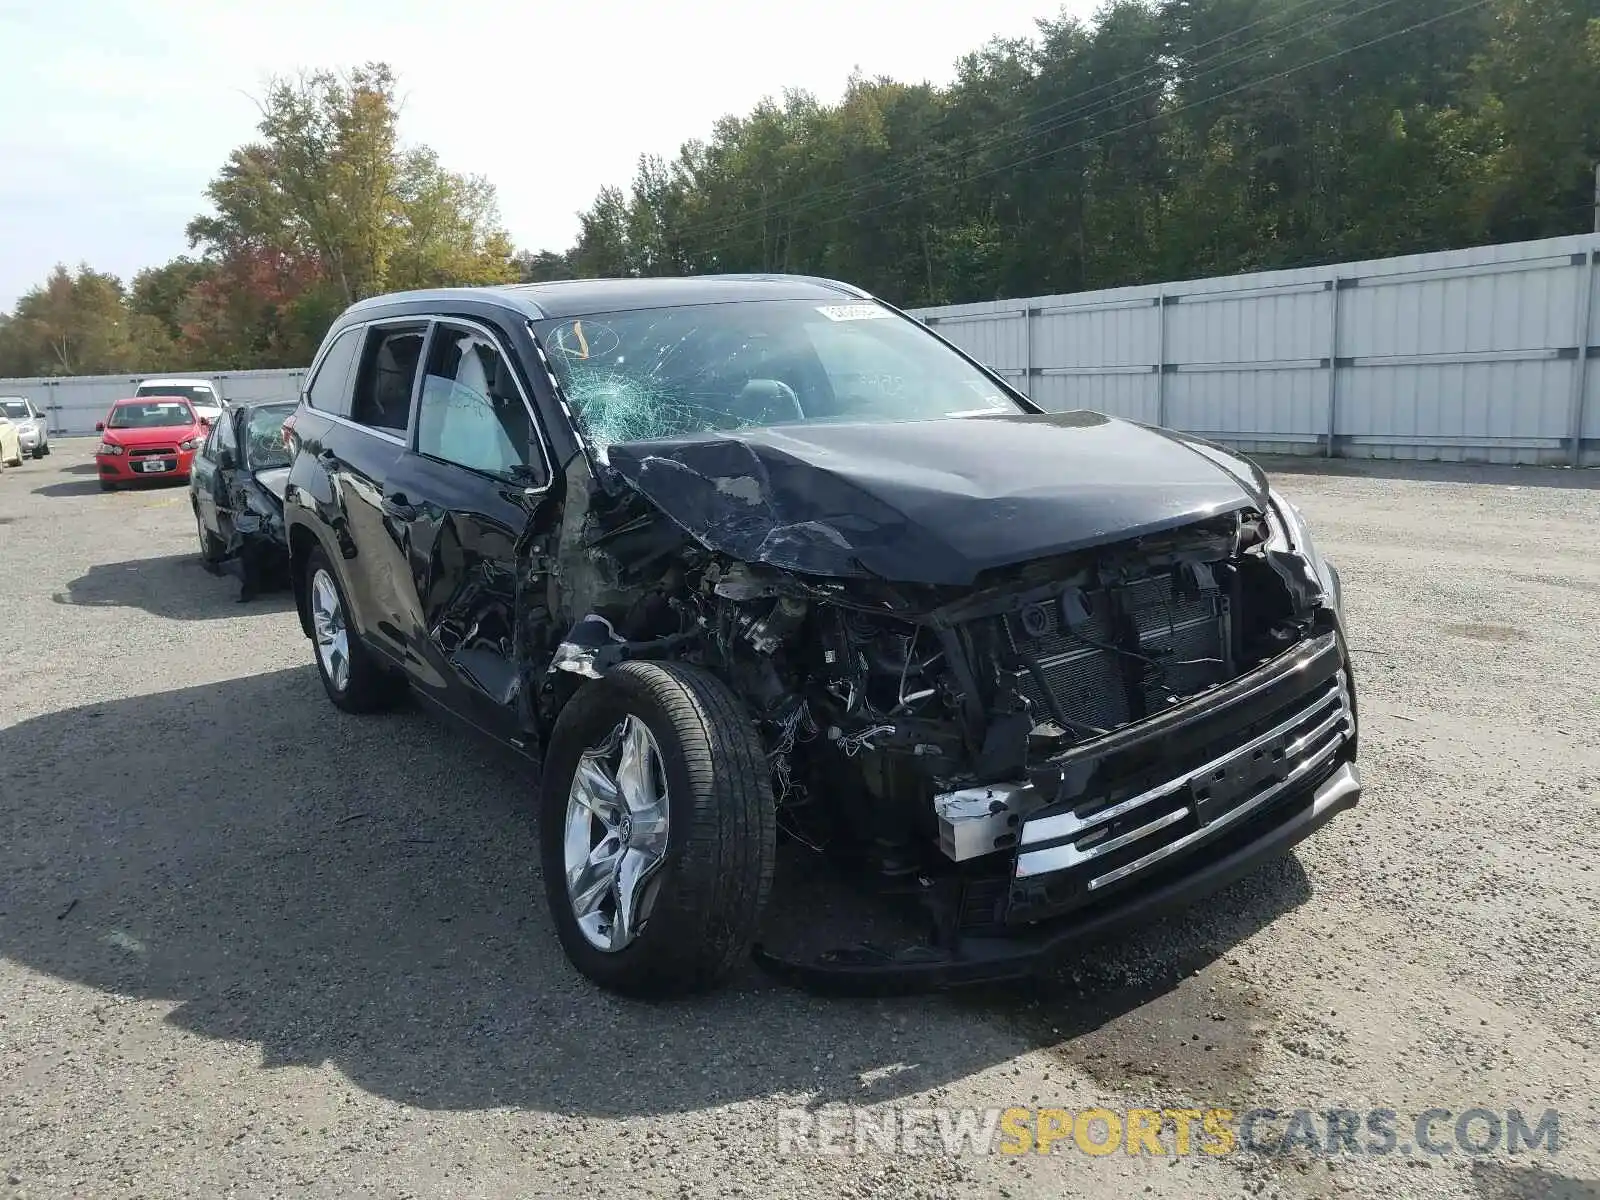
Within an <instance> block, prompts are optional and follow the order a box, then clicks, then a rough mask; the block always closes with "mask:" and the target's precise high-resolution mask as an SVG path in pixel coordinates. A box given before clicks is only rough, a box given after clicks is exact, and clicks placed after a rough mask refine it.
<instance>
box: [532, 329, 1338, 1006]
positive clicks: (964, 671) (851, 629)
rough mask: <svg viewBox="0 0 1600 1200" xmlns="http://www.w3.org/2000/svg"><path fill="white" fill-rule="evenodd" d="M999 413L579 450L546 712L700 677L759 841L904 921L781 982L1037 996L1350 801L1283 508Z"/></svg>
mask: <svg viewBox="0 0 1600 1200" xmlns="http://www.w3.org/2000/svg"><path fill="white" fill-rule="evenodd" d="M585 349H586V352H587V347H585ZM952 356H953V355H952ZM552 381H553V382H554V383H556V384H557V385H558V386H561V387H564V388H565V389H566V391H567V392H568V393H577V394H575V395H572V397H571V399H570V400H569V401H568V402H569V403H570V404H572V405H573V407H574V408H578V407H581V406H582V405H583V404H584V402H585V401H586V400H590V399H592V398H591V397H585V396H584V395H583V394H582V387H583V383H584V381H583V379H582V377H581V375H579V376H578V377H576V378H575V377H574V373H573V372H572V371H571V370H570V367H569V369H568V370H565V371H558V372H554V373H553V374H552ZM996 382H997V381H996ZM746 387H748V385H746ZM1007 398H1008V401H1009V400H1011V399H1013V398H1014V399H1015V404H1014V405H1013V404H1010V403H1008V404H1007V405H1005V406H1001V405H999V404H996V403H993V402H991V403H990V404H989V405H988V406H987V408H986V409H985V410H982V411H977V412H966V413H959V414H954V415H951V416H946V417H940V418H938V419H926V420H924V419H911V420H896V421H888V422H881V423H880V422H873V421H839V422H814V423H810V422H807V423H800V422H791V423H781V422H779V423H770V424H743V425H739V426H737V427H734V428H723V429H688V430H686V431H683V432H681V433H676V434H674V433H673V432H672V431H670V430H668V431H662V430H659V429H651V430H647V431H646V432H648V433H649V434H652V435H653V436H647V437H643V438H637V437H636V438H632V439H629V440H602V439H600V438H594V439H592V442H591V447H592V452H591V453H590V454H587V455H585V456H580V458H579V459H576V460H574V462H573V463H572V464H571V465H570V466H569V467H568V469H567V498H566V505H565V511H564V517H563V528H562V529H561V530H560V531H559V537H557V538H554V539H552V542H551V545H552V546H553V547H556V549H553V550H552V554H553V556H554V557H555V559H556V561H555V562H554V563H553V564H552V565H551V568H550V578H551V579H552V581H553V582H552V584H551V587H550V594H549V607H550V609H551V611H553V612H564V613H566V614H568V615H567V617H566V618H565V619H567V620H570V621H572V622H573V623H572V625H571V629H570V632H568V633H566V634H565V636H564V637H562V638H561V639H560V642H559V645H558V647H557V648H556V650H555V653H554V659H553V661H552V662H551V665H550V668H549V671H548V673H547V675H546V680H545V684H544V689H543V697H542V703H543V704H544V705H545V707H546V710H547V712H549V713H550V714H551V715H552V717H553V715H554V713H555V712H556V711H557V710H558V709H559V708H560V706H561V705H562V704H563V703H565V701H566V699H567V698H568V697H569V696H570V695H572V694H573V693H574V692H575V691H577V690H579V689H580V688H582V687H583V686H586V684H584V683H583V681H584V680H586V679H587V680H593V679H597V678H603V677H604V676H605V675H606V673H607V672H608V671H609V670H611V669H613V668H614V667H615V666H616V665H617V664H618V663H621V662H623V661H625V660H629V659H639V658H645V659H652V658H653V659H665V660H672V661H678V662H684V663H689V664H693V665H695V666H697V667H699V668H702V669H704V670H705V671H708V672H709V673H710V674H712V675H714V676H715V677H716V678H717V679H719V680H721V681H722V683H723V684H725V685H726V687H727V688H728V689H729V690H730V691H731V692H732V693H733V694H734V695H735V696H736V697H737V698H738V700H739V701H740V703H741V705H742V707H743V709H744V710H745V712H746V713H747V714H748V717H749V720H750V721H751V722H752V723H753V725H754V726H755V728H756V730H757V731H758V734H759V738H760V744H761V750H762V753H763V754H764V755H765V761H766V770H767V771H768V772H769V774H770V779H771V787H772V793H773V797H774V803H775V806H776V817H777V825H778V828H779V829H780V830H781V831H783V832H784V833H786V834H787V835H788V838H789V839H790V841H791V842H792V843H794V844H795V845H797V846H799V847H802V848H804V849H805V850H806V851H822V852H824V853H826V855H827V856H828V858H829V860H830V861H831V862H832V863H834V864H836V865H837V866H838V867H839V868H840V869H841V870H842V871H843V872H845V873H846V874H848V876H849V877H850V878H851V879H852V880H854V881H855V883H857V884H859V885H864V886H865V889H866V890H867V891H868V892H870V893H872V894H873V895H875V896H877V897H880V898H883V899H884V900H886V901H889V902H893V903H894V904H896V905H898V907H899V908H900V909H901V910H902V911H903V912H904V913H908V914H910V917H909V920H907V921H903V922H902V923H901V924H899V925H897V926H896V928H897V929H899V930H901V931H902V936H899V937H897V938H893V937H892V938H888V939H884V938H866V937H863V938H861V939H851V940H849V941H846V942H844V943H843V944H832V945H825V946H818V945H815V944H812V945H809V946H806V947H804V948H802V949H793V948H788V949H785V948H779V947H778V946H776V945H773V944H771V943H768V944H767V945H765V946H764V947H759V948H758V950H757V957H758V960H759V961H761V962H762V963H763V965H764V966H766V967H767V968H768V969H769V970H772V971H774V972H776V973H779V974H781V975H783V976H785V977H787V978H790V979H793V980H795V981H797V982H802V983H806V984H808V985H813V986H819V987H841V988H853V987H857V986H866V987H873V986H880V985H881V986H906V985H908V984H909V985H911V986H949V985H954V984H960V983H965V982H974V981H979V980H992V979H998V978H1008V977H1017V976H1022V975H1026V974H1029V973H1032V972H1033V971H1035V970H1036V969H1038V967H1039V966H1040V964H1041V963H1042V962H1044V961H1048V959H1049V958H1050V956H1052V955H1055V954H1057V953H1058V952H1059V951H1060V950H1061V949H1062V948H1063V947H1064V946H1065V945H1067V944H1068V943H1071V942H1074V941H1077V940H1080V939H1083V938H1087V937H1091V936H1095V935H1098V934H1103V933H1105V932H1107V931H1108V930H1110V929H1111V928H1113V927H1115V926H1118V925H1121V924H1123V923H1126V922H1129V921H1134V920H1140V919H1145V918H1148V917H1150V916H1152V915H1154V914H1155V913H1157V912H1159V911H1162V910H1165V909H1170V908H1172V907H1175V906H1178V905H1181V904H1183V903H1186V902H1188V901H1190V900H1192V899H1194V898H1196V897H1199V896H1201V895H1204V894H1206V893H1207V892H1210V891H1212V890H1215V889H1216V888H1218V887H1221V886H1222V885H1223V884H1225V883H1226V882H1228V881H1229V880H1231V879H1232V878H1235V877H1237V876H1239V875H1242V874H1244V873H1245V872H1246V871H1248V870H1249V869H1251V868H1252V867H1253V866H1255V865H1256V864H1257V863H1259V862H1261V861H1262V860H1263V859H1265V858H1267V857H1269V856H1272V855H1276V854H1278V853H1281V852H1282V851H1283V850H1285V849H1287V848H1288V847H1289V846H1291V845H1293V844H1294V843H1295V842H1297V841H1298V840H1300V839H1301V838H1303V837H1305V836H1306V835H1307V834H1308V833H1310V832H1311V831H1312V830H1314V829H1315V828H1317V827H1318V826H1320V825H1321V824H1323V823H1324V822H1326V821H1327V820H1328V819H1329V818H1330V817H1332V816H1333V815H1334V814H1335V813H1337V812H1339V811H1341V810H1343V809H1345V808H1348V807H1349V806H1351V805H1353V804H1354V803H1356V801H1357V799H1358V798H1359V794H1360V781H1359V775H1358V774H1357V771H1356V768H1355V750H1356V708H1355V696H1354V690H1353V684H1352V679H1351V675H1350V669H1349V663H1348V657H1347V653H1346V650H1345V646H1344V639H1343V631H1342V625H1341V613H1340V594H1339V580H1338V576H1337V573H1336V572H1335V571H1334V570H1333V568H1332V567H1331V566H1330V565H1329V564H1328V563H1327V562H1326V561H1324V560H1323V558H1322V557H1321V555H1320V554H1319V553H1318V551H1317V549H1316V547H1315V545H1314V544H1313V542H1312V541H1311V538H1310V536H1309V534H1308V532H1307V530H1306V528H1305V524H1304V522H1303V520H1302V518H1301V517H1300V514H1299V513H1298V511H1297V510H1296V509H1295V508H1294V507H1293V506H1292V505H1290V504H1289V503H1288V502H1287V501H1285V500H1284V499H1283V497H1281V496H1280V495H1278V494H1277V493H1276V492H1275V491H1273V490H1272V489H1271V488H1270V487H1269V485H1268V483H1267V481H1266V479H1265V478H1264V476H1263V475H1262V474H1261V473H1260V471H1259V470H1257V469H1256V468H1255V467H1254V466H1253V464H1251V463H1249V462H1248V461H1247V460H1245V459H1243V458H1240V457H1238V456H1236V455H1234V454H1232V453H1231V452H1229V451H1226V450H1224V449H1222V448H1220V447H1217V446H1214V445H1212V444H1210V443H1206V442H1202V441H1199V440H1196V439H1191V438H1187V437H1184V436H1182V435H1178V434H1174V433H1171V432H1169V431H1165V430H1159V429H1154V428H1151V427H1147V426H1142V425H1138V424H1134V423H1131V422H1126V421H1122V420H1117V419H1113V418H1109V417H1105V416H1102V415H1099V414H1096V413H1089V412H1068V413H1044V412H1041V411H1038V410H1036V409H1034V408H1033V407H1032V406H1031V405H1028V404H1027V403H1026V402H1025V400H1024V399H1023V398H1021V397H1012V396H1010V394H1009V393H1008V395H1007ZM593 413H594V410H593V409H591V421H592V420H593V419H594V418H593ZM579 618H581V619H579ZM904 931H909V932H908V933H906V932H904Z"/></svg>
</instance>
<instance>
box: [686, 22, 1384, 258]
mask: <svg viewBox="0 0 1600 1200" xmlns="http://www.w3.org/2000/svg"><path fill="white" fill-rule="evenodd" d="M1399 2H1400V0H1377V2H1376V3H1373V4H1369V5H1368V6H1367V7H1366V8H1363V9H1361V10H1359V11H1357V12H1345V13H1339V12H1338V9H1339V8H1340V7H1341V6H1343V7H1344V8H1346V9H1348V8H1349V7H1350V6H1351V5H1353V4H1355V3H1359V0H1339V3H1335V4H1334V5H1333V6H1332V8H1331V9H1327V8H1324V9H1322V11H1319V12H1316V13H1313V14H1312V15H1311V16H1310V17H1307V18H1303V19H1301V20H1300V21H1298V22H1294V23H1291V24H1289V25H1285V26H1283V27H1282V28H1279V29H1277V30H1273V31H1271V34H1289V35H1290V36H1289V37H1288V38H1286V39H1285V40H1283V41H1281V42H1278V43H1276V44H1275V45H1272V46H1270V47H1264V48H1262V49H1260V50H1255V51H1253V52H1251V53H1248V54H1245V53H1241V51H1245V50H1250V48H1251V47H1255V46H1259V45H1260V44H1261V43H1262V42H1265V41H1267V40H1268V39H1269V37H1270V36H1271V34H1263V35H1261V36H1258V37H1256V38H1254V39H1252V40H1251V41H1249V42H1246V43H1244V44H1243V45H1236V46H1232V47H1230V48H1228V49H1227V50H1224V51H1221V52H1219V53H1217V54H1213V55H1211V56H1209V57H1207V58H1203V59H1199V60H1197V61H1195V62H1192V63H1190V64H1189V65H1188V66H1189V69H1188V71H1187V72H1186V79H1185V82H1191V83H1192V82H1193V81H1195V80H1198V79H1201V78H1204V77H1205V76H1208V75H1214V74H1216V73H1217V72H1219V71H1224V70H1227V69H1229V68H1231V67H1237V66H1243V65H1245V64H1248V63H1250V62H1253V61H1255V60H1256V59H1259V58H1262V57H1265V56H1266V55H1267V54H1268V53H1271V52H1275V51H1281V50H1284V49H1287V48H1288V47H1289V46H1290V45H1291V44H1292V43H1294V42H1295V41H1298V40H1300V39H1302V38H1303V37H1306V36H1309V35H1310V33H1312V32H1323V31H1326V30H1329V29H1337V28H1339V27H1340V26H1341V25H1344V24H1348V23H1350V22H1352V21H1355V20H1358V19H1360V18H1361V17H1364V16H1367V15H1369V14H1370V13H1373V12H1376V11H1378V10H1380V9H1384V8H1389V7H1392V6H1393V5H1394V4H1396V3H1399ZM1319 3H1320V0H1312V4H1319ZM1310 6H1312V5H1311V4H1300V5H1296V6H1294V7H1292V8H1290V9H1288V10H1286V11H1287V12H1294V11H1297V10H1298V9H1300V8H1305V7H1310ZM1273 15H1274V16H1282V15H1284V13H1277V14H1273ZM1330 17H1332V18H1335V19H1334V20H1333V21H1332V22H1331V24H1330V23H1326V21H1325V19H1326V18H1330ZM1268 19H1269V18H1265V17H1263V18H1258V19H1257V20H1255V21H1252V22H1250V23H1249V24H1248V25H1243V26H1240V27H1239V28H1238V29H1235V30H1231V31H1230V32H1228V33H1225V34H1221V35H1219V36H1217V37H1214V38H1212V39H1210V40H1209V41H1206V42H1202V43H1200V44H1199V46H1197V47H1195V49H1200V48H1203V47H1205V46H1210V45H1215V44H1216V43H1217V42H1220V41H1225V40H1227V39H1229V38H1232V37H1235V36H1237V35H1238V34H1241V33H1245V32H1248V31H1249V30H1250V29H1252V28H1254V27H1255V26H1257V25H1260V24H1262V23H1263V22H1264V21H1266V20H1268ZM1314 25H1315V26H1318V28H1317V29H1316V30H1313V29H1312V28H1311V27H1312V26H1314ZM1229 56H1236V57H1232V58H1230V57H1229ZM1221 59H1229V61H1226V62H1219V60H1221ZM1211 64H1216V65H1211ZM1208 66H1209V68H1210V69H1208V70H1196V69H1195V68H1200V67H1208ZM1160 70H1161V66H1160V64H1154V65H1152V66H1150V67H1146V68H1142V69H1141V70H1139V71H1133V72H1128V73H1127V74H1125V75H1122V76H1119V77H1118V78H1117V79H1113V80H1109V81H1107V82H1106V83H1103V84H1099V85H1096V86H1095V87H1093V88H1088V89H1085V90H1084V91H1082V92H1079V93H1076V94H1075V95H1074V96H1069V97H1065V98H1064V99H1061V100H1057V101H1052V102H1051V103H1050V104H1047V105H1043V106H1040V107H1039V108H1037V109H1033V110H1030V111H1029V112H1025V113H1019V114H1017V115H1016V116H1013V117H1009V118H1007V119H1006V120H1005V121H1002V122H1000V123H999V124H998V125H996V126H994V127H993V129H991V130H989V131H987V133H988V134H993V133H995V132H998V131H999V130H1002V129H1004V128H1005V127H1006V126H1007V125H1015V124H1016V123H1017V122H1021V121H1029V120H1031V119H1032V118H1033V117H1035V116H1037V115H1040V114H1042V113H1045V112H1048V111H1049V110H1051V109H1053V108H1059V107H1061V106H1063V105H1065V104H1069V103H1071V102H1072V101H1074V100H1076V99H1080V98H1082V97H1085V96H1090V95H1093V94H1094V93H1096V92H1099V91H1103V90H1104V89H1106V88H1108V87H1112V86H1115V85H1116V84H1117V83H1120V82H1124V81H1126V80H1130V79H1141V80H1142V82H1141V83H1140V84H1139V85H1138V86H1135V87H1130V88H1124V89H1123V90H1122V91H1120V92H1117V93H1115V94H1114V95H1111V96H1109V97H1103V98H1102V99H1101V100H1099V101H1096V102H1094V103H1091V104H1088V105H1084V106H1082V107H1081V108H1078V109H1075V110H1074V111H1072V112H1070V113H1067V114H1065V115H1063V116H1060V117H1056V118H1052V119H1051V120H1049V121H1046V122H1044V123H1043V124H1040V125H1032V126H1029V127H1027V128H1024V129H1022V130H1021V131H1019V132H1017V133H1013V134H1010V135H1007V136H1005V137H1001V138H999V139H997V140H991V141H987V142H978V141H977V138H979V137H983V136H986V135H984V134H978V135H973V140H972V141H969V143H968V145H967V146H966V147H948V148H943V149H941V150H940V151H939V154H940V155H941V156H942V159H943V161H942V162H935V161H934V159H933V157H932V156H925V157H924V158H922V159H920V160H917V161H913V162H911V163H889V164H885V165H884V166H883V167H880V168H877V169H876V170H874V171H870V172H868V173H866V174H865V175H859V176H856V177H855V178H853V179H846V180H841V181H840V182H838V183H834V184H829V185H826V186H824V187H821V188H816V189H813V190H812V191H810V192H804V193H802V194H801V195H799V196H796V197H791V198H787V199H783V200H774V201H771V202H768V203H764V204H762V205H760V206H758V207H757V208H755V209H746V210H745V211H743V212H740V213H737V214H735V215H733V216H730V217H721V218H715V219H713V220H711V221H708V222H705V223H702V224H691V225H687V226H684V227H682V228H681V229H680V230H679V231H677V235H676V236H677V237H679V238H680V239H683V238H688V237H701V236H713V237H714V236H719V235H723V234H727V233H731V232H732V231H733V230H735V229H739V228H742V227H744V226H747V225H750V224H752V223H754V222H755V221H757V220H759V219H762V218H764V217H766V216H768V215H776V216H781V217H787V218H792V217H794V216H796V215H798V214H800V213H802V212H807V211H810V210H811V209H814V208H816V207H818V206H819V205H821V204H836V203H843V202H846V201H849V200H852V199H855V198H856V197H858V196H862V195H865V194H866V193H868V192H871V191H873V190H875V189H878V188H883V187H891V186H893V185H894V184H897V183H903V182H906V181H908V180H910V179H912V178H913V177H915V176H917V175H919V174H922V173H924V172H925V171H927V170H929V169H931V168H933V167H935V166H954V165H955V164H956V163H958V162H960V161H962V160H963V159H965V158H967V157H970V156H971V154H973V153H975V152H976V151H977V150H979V149H985V150H990V151H994V150H996V149H1000V148H1002V147H1004V146H1006V145H1008V144H1012V143H1018V142H1025V141H1028V140H1030V139H1033V138H1038V137H1043V136H1046V135H1048V134H1051V133H1054V132H1057V131H1058V130H1060V129H1063V128H1066V127H1068V126H1071V125H1074V124H1087V123H1088V122H1090V121H1092V120H1094V119H1095V118H1096V117H1100V116H1103V115H1105V114H1106V113H1108V112H1111V111H1112V110H1114V109H1116V108H1118V107H1120V106H1122V101H1123V100H1124V99H1125V98H1126V97H1129V96H1131V95H1133V94H1134V93H1136V92H1139V91H1140V90H1141V88H1143V87H1145V86H1146V85H1147V84H1148V83H1149V82H1150V77H1151V76H1152V75H1153V74H1154V73H1155V72H1159V71H1160ZM1167 88H1168V84H1167V82H1166V81H1165V80H1164V79H1162V80H1161V82H1160V83H1159V85H1158V86H1157V87H1155V88H1154V89H1151V90H1148V91H1145V92H1144V93H1143V94H1142V95H1140V96H1138V97H1137V98H1136V99H1135V100H1133V101H1131V102H1130V103H1137V102H1138V101H1140V100H1147V99H1158V98H1160V97H1161V96H1163V95H1165V94H1166V91H1167ZM1062 149H1066V147H1062Z"/></svg>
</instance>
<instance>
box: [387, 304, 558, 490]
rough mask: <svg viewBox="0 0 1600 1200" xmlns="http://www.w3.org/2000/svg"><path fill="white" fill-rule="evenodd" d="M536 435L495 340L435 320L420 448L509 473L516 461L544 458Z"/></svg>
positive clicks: (493, 472) (465, 463) (523, 463)
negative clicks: (537, 449) (538, 450)
mask: <svg viewBox="0 0 1600 1200" xmlns="http://www.w3.org/2000/svg"><path fill="white" fill-rule="evenodd" d="M533 437H534V432H533V426H532V424H531V422H530V421H529V420H528V410H527V407H526V406H525V405H524V404H523V403H522V395H521V393H520V392H519V391H518V390H517V383H516V380H515V379H514V378H513V377H512V374H511V365H510V364H509V363H508V362H506V360H505V357H504V356H503V355H502V354H501V353H500V351H499V349H498V348H496V346H495V344H494V343H493V342H491V341H490V340H489V339H487V338H485V337H484V336H483V335H482V334H478V333H473V332H471V331H470V330H466V329H459V328H455V327H453V326H450V325H444V324H440V325H438V326H436V327H435V330H434V337H433V344H432V347H431V348H430V349H429V351H428V370H427V374H426V375H424V376H423V380H422V402H421V405H420V407H419V409H418V412H417V452H418V453H419V454H426V455H427V456H428V457H430V458H437V459H442V460H443V461H445V462H449V463H455V464H456V465H457V466H461V467H469V468H471V469H472V470H474V471H484V472H487V473H489V474H491V475H499V476H508V475H510V474H511V472H512V468H514V467H520V466H527V465H529V464H530V463H539V456H538V455H537V453H535V451H534V449H533ZM541 474H542V464H541ZM541 482H542V479H541Z"/></svg>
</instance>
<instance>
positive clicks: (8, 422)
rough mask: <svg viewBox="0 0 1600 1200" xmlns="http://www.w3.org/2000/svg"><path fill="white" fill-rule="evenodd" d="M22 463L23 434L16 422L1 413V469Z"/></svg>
mask: <svg viewBox="0 0 1600 1200" xmlns="http://www.w3.org/2000/svg"><path fill="white" fill-rule="evenodd" d="M21 465H22V436H21V434H20V433H18V431H17V424H16V422H15V421H13V420H12V419H11V418H10V417H8V416H6V415H5V414H4V413H0V470H3V469H4V468H6V467H20V466H21Z"/></svg>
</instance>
